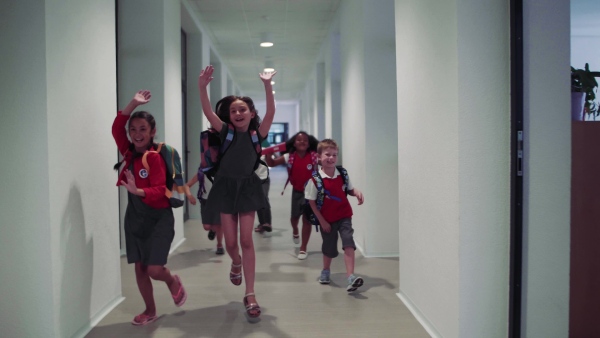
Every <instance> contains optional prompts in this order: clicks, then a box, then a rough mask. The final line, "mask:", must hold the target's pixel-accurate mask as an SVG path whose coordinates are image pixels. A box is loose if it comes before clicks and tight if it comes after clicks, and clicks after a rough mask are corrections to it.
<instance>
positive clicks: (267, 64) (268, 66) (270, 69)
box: [263, 61, 275, 73]
mask: <svg viewBox="0 0 600 338" xmlns="http://www.w3.org/2000/svg"><path fill="white" fill-rule="evenodd" d="M263 71H264V72H266V73H272V72H274V71H275V68H274V66H273V61H265V69H263Z"/></svg>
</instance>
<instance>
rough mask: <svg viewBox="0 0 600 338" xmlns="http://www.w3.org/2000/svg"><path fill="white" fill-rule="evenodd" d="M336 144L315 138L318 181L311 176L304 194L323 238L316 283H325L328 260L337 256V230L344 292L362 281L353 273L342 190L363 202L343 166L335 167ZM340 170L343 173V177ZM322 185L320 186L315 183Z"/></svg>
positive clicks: (349, 217) (353, 247)
mask: <svg viewBox="0 0 600 338" xmlns="http://www.w3.org/2000/svg"><path fill="white" fill-rule="evenodd" d="M338 151H339V149H338V146H337V144H336V143H335V141H334V140H331V139H325V140H323V141H321V142H319V145H318V146H317V153H318V155H319V160H320V163H321V167H320V169H319V172H318V174H319V176H320V178H321V179H320V181H321V182H317V180H316V179H315V177H314V176H313V177H312V178H311V180H310V181H309V182H308V184H307V185H306V189H305V192H304V197H305V198H306V200H307V201H308V204H309V205H310V207H311V209H312V211H313V212H314V214H315V216H316V218H317V219H318V220H319V224H320V226H321V237H322V238H323V245H322V247H321V250H322V251H323V271H321V277H320V278H319V283H321V284H329V282H330V274H331V272H330V268H331V261H332V260H333V258H335V257H337V255H338V251H337V241H338V232H339V237H341V239H342V249H343V250H344V261H345V263H346V276H347V279H348V286H347V287H346V290H347V291H348V292H352V291H355V290H356V289H358V288H359V287H360V286H362V285H363V279H362V278H361V277H358V276H355V275H354V251H355V250H356V245H355V244H354V238H353V236H352V235H353V234H354V229H352V207H351V206H350V202H349V201H348V197H347V196H346V194H348V195H350V196H355V197H356V198H357V199H358V205H361V204H363V202H364V197H363V194H362V192H360V191H359V190H358V189H356V188H354V187H353V186H352V183H351V182H350V179H349V178H348V177H347V174H346V171H345V169H343V168H341V167H336V163H337V155H338ZM342 172H343V173H344V174H345V175H346V177H345V178H344V177H343V176H342ZM320 185H322V186H321V187H318V186H320ZM319 194H324V195H321V196H322V197H323V198H322V201H323V204H322V205H320V206H319V205H318V204H317V199H318V195H319Z"/></svg>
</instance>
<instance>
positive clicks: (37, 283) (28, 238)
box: [0, 0, 121, 337]
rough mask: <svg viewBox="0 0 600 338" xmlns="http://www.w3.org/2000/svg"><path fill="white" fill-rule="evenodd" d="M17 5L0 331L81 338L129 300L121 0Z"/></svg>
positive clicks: (7, 81) (6, 15) (8, 103)
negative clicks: (121, 183)
mask: <svg viewBox="0 0 600 338" xmlns="http://www.w3.org/2000/svg"><path fill="white" fill-rule="evenodd" d="M9 7H10V9H8V8H2V9H1V10H0V12H1V13H2V21H3V22H6V23H7V24H8V25H7V26H5V27H8V29H7V30H5V29H3V30H2V33H1V34H2V35H1V37H2V38H1V40H2V45H3V46H11V44H12V45H14V46H12V48H10V47H9V48H8V49H7V51H12V53H11V54H8V53H3V58H5V57H6V58H7V59H6V60H2V61H3V62H0V63H1V64H2V67H3V68H2V77H1V79H2V80H0V83H2V90H1V92H2V94H0V95H2V102H3V103H4V104H3V107H4V109H7V110H6V112H10V114H2V120H3V121H2V123H1V125H2V126H3V127H2V128H3V130H2V133H1V135H2V136H1V137H2V139H3V140H4V141H5V143H6V144H10V145H11V147H6V149H5V150H3V152H4V151H7V153H3V154H2V155H4V156H3V157H4V158H5V159H8V158H11V159H12V160H11V161H2V162H3V165H4V163H6V164H7V165H8V166H7V168H3V170H2V172H3V173H4V174H5V175H6V176H5V180H3V181H4V182H5V183H3V184H7V186H3V187H2V191H11V193H10V194H6V195H7V196H6V197H7V199H4V198H3V200H2V203H1V205H2V211H3V216H2V219H3V225H2V228H3V230H4V231H7V232H5V233H3V234H2V236H0V238H2V245H0V247H1V248H2V249H0V250H2V255H1V257H3V258H9V257H10V259H9V260H7V261H6V262H4V261H3V262H2V267H3V269H4V271H5V272H8V271H10V273H4V274H3V277H2V278H3V281H2V283H0V284H1V286H0V294H1V296H0V298H1V299H2V302H0V304H2V305H0V312H1V314H2V315H1V316H0V318H2V319H1V320H0V321H1V322H0V327H1V328H2V329H1V331H2V336H6V337H71V336H77V335H81V334H84V333H85V332H87V331H88V330H89V328H90V327H91V325H93V323H94V322H96V321H97V320H99V318H100V317H101V316H102V315H103V314H104V313H105V312H106V311H109V310H110V309H112V307H114V306H115V305H116V304H117V303H118V302H119V301H120V300H121V297H120V295H121V283H120V264H119V237H118V236H119V233H118V209H117V206H118V204H117V188H116V187H115V183H116V175H115V173H114V171H113V170H112V165H113V164H114V163H115V162H116V161H117V158H116V153H115V152H114V147H112V145H113V144H114V141H113V140H112V137H111V134H110V131H109V129H110V125H111V124H112V120H113V118H114V110H115V106H116V95H115V83H116V77H115V73H116V63H115V54H116V51H115V34H114V27H115V21H114V16H115V11H114V1H92V0H86V1H79V2H76V3H68V4H67V3H65V2H63V1H45V2H43V1H21V2H18V3H12V4H11V6H9ZM75 13H76V15H75ZM5 20H6V21H5ZM7 55H8V56H7ZM4 61H8V62H7V63H5V62H4ZM5 66H6V68H5ZM5 95H6V96H5ZM4 128H6V129H4ZM28 168H29V169H28ZM5 169H7V170H5ZM15 169H16V170H15ZM13 173H14V174H13ZM11 176H14V177H11ZM13 185H15V186H13ZM24 201H26V202H24ZM32 207H33V208H34V209H35V212H31V208H32ZM6 263H7V264H6ZM32 318H35V321H34V322H32Z"/></svg>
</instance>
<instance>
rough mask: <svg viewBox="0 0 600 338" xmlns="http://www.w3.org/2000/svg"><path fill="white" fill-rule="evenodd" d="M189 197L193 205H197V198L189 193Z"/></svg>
mask: <svg viewBox="0 0 600 338" xmlns="http://www.w3.org/2000/svg"><path fill="white" fill-rule="evenodd" d="M187 199H188V201H190V203H192V205H196V198H195V197H194V196H192V195H188V196H187Z"/></svg>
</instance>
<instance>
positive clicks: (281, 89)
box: [189, 0, 340, 100]
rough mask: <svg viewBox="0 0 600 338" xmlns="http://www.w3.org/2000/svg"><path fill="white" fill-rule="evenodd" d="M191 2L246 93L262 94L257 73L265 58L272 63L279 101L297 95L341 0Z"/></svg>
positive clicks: (215, 45)
mask: <svg viewBox="0 0 600 338" xmlns="http://www.w3.org/2000/svg"><path fill="white" fill-rule="evenodd" d="M189 2H190V4H191V5H192V8H193V10H194V11H195V12H196V13H195V14H196V15H197V17H198V18H199V19H200V20H201V22H202V25H203V27H204V29H205V30H206V32H207V34H209V35H210V39H211V40H212V42H213V45H214V47H215V49H216V50H217V51H218V54H219V56H220V57H221V59H222V61H223V62H224V63H225V65H226V66H227V68H228V69H229V72H230V73H231V77H232V79H233V81H234V82H235V83H236V84H237V85H238V86H239V88H240V89H241V91H242V92H243V93H244V94H245V95H248V96H251V97H254V96H256V97H257V98H258V97H263V96H264V90H263V87H262V84H261V82H260V79H259V77H258V74H259V73H260V72H262V71H263V68H264V65H265V61H267V60H268V61H272V62H273V64H274V68H275V69H276V70H277V75H275V77H274V81H275V85H274V86H273V87H274V90H275V92H276V94H275V98H276V99H277V100H292V99H298V98H299V96H300V94H301V92H302V91H303V90H304V88H305V86H306V82H307V81H308V80H309V77H310V74H311V72H312V71H313V69H314V67H315V62H316V60H317V57H318V54H319V51H320V48H321V46H322V44H323V41H324V40H325V38H326V37H327V35H328V32H329V29H330V26H331V22H332V20H333V18H334V16H335V13H336V11H337V9H338V6H339V4H340V0H190V1H189ZM262 33H270V34H271V36H272V38H273V42H274V46H273V47H268V48H264V47H260V46H259V42H260V41H259V40H260V38H261V34H262ZM259 95H260V96H259Z"/></svg>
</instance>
